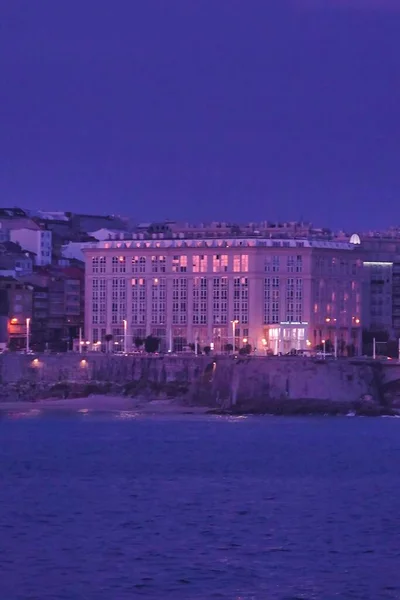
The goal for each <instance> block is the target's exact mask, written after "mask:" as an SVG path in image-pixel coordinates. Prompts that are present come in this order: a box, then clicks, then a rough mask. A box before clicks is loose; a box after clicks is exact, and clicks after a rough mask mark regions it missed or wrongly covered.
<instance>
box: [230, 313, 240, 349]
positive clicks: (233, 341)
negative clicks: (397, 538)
mask: <svg viewBox="0 0 400 600" xmlns="http://www.w3.org/2000/svg"><path fill="white" fill-rule="evenodd" d="M231 323H232V346H233V348H232V350H233V352H234V351H235V339H236V335H235V333H236V325H237V324H238V323H239V321H238V320H237V319H234V320H233V321H231Z"/></svg>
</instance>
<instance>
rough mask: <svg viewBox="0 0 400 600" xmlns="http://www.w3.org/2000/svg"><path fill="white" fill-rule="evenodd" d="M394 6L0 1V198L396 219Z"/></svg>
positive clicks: (312, 1) (184, 213)
mask: <svg viewBox="0 0 400 600" xmlns="http://www.w3.org/2000/svg"><path fill="white" fill-rule="evenodd" d="M363 6H364V7H365V8H362V7H363ZM394 8H395V3H394V2H391V1H390V0H381V1H378V0H376V1H375V2H374V1H372V0H366V1H365V2H361V0H349V1H348V2H345V0H324V1H322V0H304V2H302V1H301V0H291V1H290V0H164V1H162V0H145V1H142V2H139V1H133V0H113V1H112V2H111V1H108V0H100V1H99V0H79V1H77V0H69V1H68V2H57V1H55V0H35V1H32V0H12V2H3V3H1V7H0V17H1V19H0V75H1V84H0V110H1V113H0V114H1V120H0V124H1V129H0V144H1V160H0V191H1V205H2V206H5V205H20V206H22V207H27V208H33V207H38V208H45V209H46V208H47V209H50V208H51V209H60V210H61V209H70V210H75V211H78V210H79V211H88V212H93V211H96V212H124V213H129V214H132V215H133V216H135V217H137V218H138V219H140V220H150V219H152V220H154V219H163V218H176V219H187V220H196V221H197V220H211V219H214V218H215V219H228V220H240V221H242V220H261V219H282V220H283V219H288V220H291V219H300V218H304V219H309V220H313V221H314V222H315V223H318V224H326V225H330V226H333V227H338V226H340V225H342V224H343V225H344V226H345V227H347V228H350V229H351V228H354V229H361V228H367V227H379V226H385V225H390V224H399V223H400V214H399V212H400V211H399V209H398V206H399V200H400V116H399V115H400V79H399V73H400V35H399V31H400V10H399V11H396V10H394Z"/></svg>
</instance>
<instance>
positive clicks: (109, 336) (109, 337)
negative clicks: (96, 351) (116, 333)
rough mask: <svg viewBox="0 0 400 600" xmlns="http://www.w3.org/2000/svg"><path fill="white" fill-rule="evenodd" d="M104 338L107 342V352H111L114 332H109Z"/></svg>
mask: <svg viewBox="0 0 400 600" xmlns="http://www.w3.org/2000/svg"><path fill="white" fill-rule="evenodd" d="M104 339H105V341H106V342H107V352H110V343H111V342H112V341H113V335H112V333H107V334H106V335H105V337H104Z"/></svg>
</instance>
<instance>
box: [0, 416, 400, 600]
mask: <svg viewBox="0 0 400 600" xmlns="http://www.w3.org/2000/svg"><path fill="white" fill-rule="evenodd" d="M399 433H400V431H399V421H398V420H395V419H393V420H392V419H345V418H343V419H319V418H314V419H312V418H310V419H301V418H299V419H280V418H262V417H258V418H256V417H251V418H244V419H240V418H222V417H206V416H203V417H198V416H193V417H184V418H182V417H172V416H169V417H143V416H140V415H137V414H135V413H129V412H126V413H124V412H121V413H116V414H109V413H106V414H100V415H99V414H92V413H86V414H84V413H81V414H71V413H69V414H62V415H61V414H52V415H48V414H43V413H38V414H32V413H30V414H29V415H23V416H21V415H19V417H18V418H16V415H13V416H12V415H11V416H9V417H6V418H2V419H1V420H0V465H1V467H0V480H1V481H0V485H1V493H0V560H1V565H2V569H1V570H2V573H1V578H0V600H3V599H4V600H27V599H28V598H31V599H40V600H50V599H52V600H55V599H57V600H63V599H66V600H72V599H90V600H92V599H93V600H120V599H121V600H123V599H125V598H126V599H128V598H129V599H131V598H153V599H157V598H162V599H169V598H171V599H177V600H180V599H182V600H183V599H185V600H186V599H191V598H193V599H197V598H199V599H208V598H215V599H218V598H219V599H239V598H240V599H241V600H251V599H257V600H258V599H260V600H300V599H301V600H311V599H316V600H330V599H332V600H333V599H338V598H339V599H343V600H352V599H357V600H395V599H400V572H399V564H400V542H399V530H400V523H399V519H400V517H399V515H400V495H399V494H398V490H399V486H400V469H399V464H400V435H399Z"/></svg>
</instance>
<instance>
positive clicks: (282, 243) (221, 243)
mask: <svg viewBox="0 0 400 600" xmlns="http://www.w3.org/2000/svg"><path fill="white" fill-rule="evenodd" d="M254 247H256V248H261V247H264V248H265V247H269V248H315V249H317V248H318V249H321V250H322V249H324V250H354V245H353V244H350V243H349V242H340V241H326V242H325V241H321V240H308V239H286V240H279V239H274V238H238V237H234V238H209V239H207V238H203V239H193V238H186V239H185V238H180V239H167V240H165V239H161V240H107V241H103V242H95V243H93V242H88V243H87V244H82V247H81V249H82V252H88V251H90V250H101V249H104V250H110V249H115V250H117V249H118V250H129V249H131V250H134V249H135V248H138V249H139V248H142V249H146V248H148V249H162V248H180V249H182V248H215V249H223V248H254Z"/></svg>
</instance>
